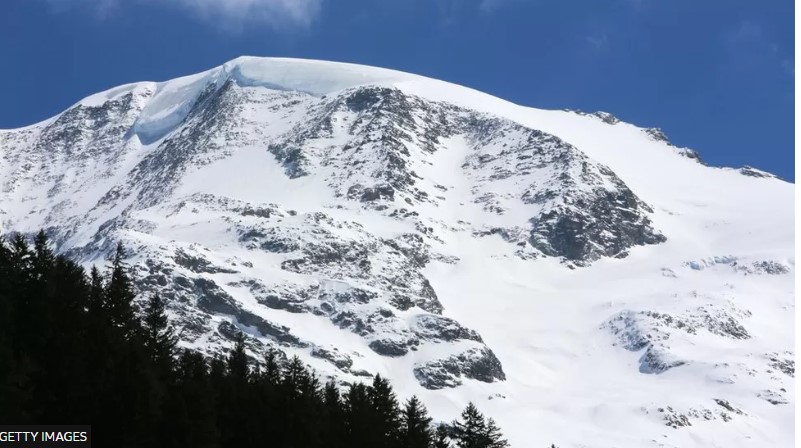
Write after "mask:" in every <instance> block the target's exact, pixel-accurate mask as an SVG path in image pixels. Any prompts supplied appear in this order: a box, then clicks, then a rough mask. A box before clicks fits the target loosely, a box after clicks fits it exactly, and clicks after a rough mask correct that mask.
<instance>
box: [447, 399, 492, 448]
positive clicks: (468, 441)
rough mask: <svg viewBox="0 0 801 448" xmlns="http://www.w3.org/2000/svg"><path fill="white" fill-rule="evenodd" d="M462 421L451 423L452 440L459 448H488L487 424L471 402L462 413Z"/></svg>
mask: <svg viewBox="0 0 801 448" xmlns="http://www.w3.org/2000/svg"><path fill="white" fill-rule="evenodd" d="M461 418H462V421H459V420H457V421H455V422H453V439H454V440H455V441H456V446H457V447H459V448H489V445H488V440H487V438H486V434H487V423H486V421H485V420H484V416H483V415H482V414H481V412H479V411H478V408H476V406H475V405H474V404H473V403H472V402H471V403H469V404H468V405H467V407H466V408H465V409H464V411H462V416H461Z"/></svg>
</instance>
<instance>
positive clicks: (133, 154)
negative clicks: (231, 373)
mask: <svg viewBox="0 0 801 448" xmlns="http://www.w3.org/2000/svg"><path fill="white" fill-rule="evenodd" d="M655 107H657V106H655ZM793 200H794V186H793V185H792V184H790V183H787V182H785V181H783V180H780V179H778V178H776V177H775V176H773V175H771V174H769V173H765V172H763V171H760V170H757V169H754V168H751V167H743V168H740V169H734V168H719V167H711V166H707V165H706V164H704V163H703V162H702V160H701V158H700V157H699V155H698V154H697V153H696V152H694V151H692V150H690V149H687V148H678V147H675V146H673V145H672V144H671V143H670V142H669V141H668V139H667V137H666V136H665V134H664V133H663V132H662V131H660V130H658V129H643V128H639V127H637V126H634V125H631V124H627V123H624V122H621V121H620V120H618V119H617V118H615V117H614V116H612V115H611V114H608V113H604V112H596V113H584V112H577V111H549V110H539V109H533V108H528V107H523V106H519V105H515V104H512V103H509V102H507V101H504V100H502V99H499V98H495V97H492V96H490V95H487V94H483V93H480V92H477V91H475V90H471V89H468V88H465V87H460V86H457V85H453V84H449V83H446V82H442V81H437V80H433V79H428V78H424V77H421V76H416V75H411V74H407V73H402V72H397V71H392V70H385V69H379V68H372V67H364V66H358V65H352V64H341V63H334V62H321V61H307V60H293V59H273V58H253V57H243V58H238V59H235V60H233V61H231V62H228V63H226V64H224V65H222V66H220V67H217V68H214V69H212V70H209V71H206V72H203V73H199V74H196V75H191V76H187V77H183V78H178V79H174V80H171V81H166V82H141V83H134V84H128V85H125V86H121V87H117V88H114V89H110V90H107V91H105V92H101V93H98V94H95V95H92V96H90V97H87V98H85V99H83V100H81V101H79V102H78V103H76V104H75V105H74V106H72V107H70V108H69V109H67V110H66V111H64V112H62V113H60V114H58V115H57V116H55V117H53V118H51V119H48V120H46V121H43V122H41V123H37V124H34V125H32V126H28V127H25V128H20V129H14V130H2V131H0V232H2V233H4V234H7V233H9V232H24V233H33V232H35V231H38V230H39V229H42V228H43V229H45V230H46V232H47V233H48V235H50V237H51V239H52V240H53V241H54V242H55V243H56V244H57V249H58V250H59V251H60V252H63V253H66V254H69V255H71V256H73V257H75V258H76V259H78V260H80V261H81V262H82V263H84V264H86V265H87V266H91V265H92V264H103V263H105V260H106V258H107V257H108V254H109V253H110V252H111V251H112V250H113V248H114V247H115V245H116V243H117V242H118V241H121V242H123V243H124V244H125V246H126V247H127V248H128V250H129V255H130V257H129V259H128V260H127V261H128V263H129V264H130V265H131V267H132V269H133V273H134V275H135V276H136V279H137V285H136V286H137V289H138V293H139V298H140V300H146V298H147V297H148V296H149V295H150V294H152V293H156V292H158V293H159V294H160V295H161V296H162V297H163V298H164V299H165V300H166V302H167V306H168V311H169V314H170V318H171V320H172V323H173V325H174V326H175V327H176V329H177V330H178V332H179V333H180V338H181V344H182V345H183V346H184V347H190V348H193V349H196V350H198V351H201V352H204V353H206V354H209V355H213V354H215V353H221V352H222V351H223V350H225V349H227V347H229V346H230V345H231V343H232V342H231V341H232V340H233V338H234V336H235V335H236V333H237V332H239V331H242V332H244V333H245V334H246V335H247V336H248V347H249V350H250V354H251V355H253V356H255V357H257V358H259V359H261V356H262V354H263V353H264V352H265V351H266V350H268V349H269V348H278V349H279V350H280V351H281V352H282V353H284V354H286V355H289V356H291V355H295V354H297V355H299V356H301V357H302V358H303V359H304V360H306V361H307V362H308V363H309V364H310V365H311V366H312V367H313V368H314V369H316V370H317V371H318V372H319V373H320V374H321V375H325V376H331V377H335V378H337V379H339V380H341V381H343V382H353V381H363V380H367V379H369V377H371V376H373V375H375V374H380V375H382V376H385V377H389V378H391V379H392V381H393V384H395V385H397V389H398V391H399V393H400V394H401V395H403V396H407V395H411V394H417V395H418V396H420V397H421V398H422V399H423V401H424V402H425V403H426V404H427V405H428V407H429V409H430V410H431V411H432V414H433V415H434V416H435V417H438V416H439V417H443V418H444V417H445V416H449V415H453V414H454V413H455V411H456V410H458V409H461V408H463V407H464V405H465V404H467V402H468V401H474V402H476V403H480V407H481V408H482V409H484V410H486V411H487V414H489V415H490V416H493V417H494V418H495V419H496V420H497V421H498V422H499V424H500V426H501V427H503V428H504V431H505V433H506V434H507V435H508V436H509V441H510V442H511V443H512V446H516V447H528V446H532V447H534V446H546V443H551V442H556V444H557V446H560V447H571V446H576V447H578V446H618V447H643V446H654V447H657V446H660V447H666V446H669V447H682V448H684V447H692V446H699V447H700V446H713V445H720V446H731V447H739V446H791V445H792V440H793V431H792V428H793V418H794V414H793V405H794V403H793V400H794V393H795V389H794V380H793V376H794V361H793V359H794V353H793V350H794V346H793V325H794V324H793V316H792V310H793V309H794V285H793V274H794V258H793V244H794V218H793Z"/></svg>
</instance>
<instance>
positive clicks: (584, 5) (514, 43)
mask: <svg viewBox="0 0 801 448" xmlns="http://www.w3.org/2000/svg"><path fill="white" fill-rule="evenodd" d="M221 5H223V6H221ZM793 13H794V10H793V2H792V0H764V1H754V0H224V1H222V0H219V1H218V0H3V1H2V2H0V99H1V100H0V128H12V127H18V126H22V125H26V124H30V123H33V122H35V121H38V120H41V119H44V118H47V117H49V116H52V115H54V114H56V113H58V112H59V111H61V110H63V109H64V108H66V107H68V106H69V105H70V104H72V103H74V102H75V101H77V100H78V99H80V98H82V97H84V96H86V95H88V94H91V93H94V92H97V91H99V90H103V89H106V88H109V87H113V86H115V85H119V84H123V83H127V82H133V81H143V80H155V81H158V80H165V79H169V78H173V77H176V76H180V75H186V74H190V73H194V72H198V71H201V70H205V69H208V68H211V67H213V66H215V65H219V64H221V63H223V62H225V61H227V60H229V59H232V58H234V57H236V56H239V55H258V56H287V57H301V58H315V59H327V60H336V61H345V62H354V63H359V64H368V65H376V66H382V67H390V68H395V69H399V70H404V71H409V72H413V73H419V74H423V75H427V76H431V77H434V78H439V79H444V80H447V81H452V82H455V83H458V84H463V85H467V86H470V87H474V88H476V89H479V90H483V91H486V92H489V93H492V94H494V95H497V96H500V97H503V98H506V99H509V100H511V101H514V102H516V103H519V104H525V105H530V106H535V107H541V108H553V109H561V108H577V109H582V110H587V111H594V110H605V111H609V112H612V113H613V114H615V115H617V116H618V117H620V118H621V119H623V120H625V121H630V122H633V123H635V124H638V125H643V126H657V127H661V128H663V129H664V130H665V132H666V133H667V134H668V136H669V137H670V138H671V140H673V142H674V143H676V144H677V145H681V146H689V147H692V148H694V149H696V150H698V151H699V152H700V153H701V155H702V157H703V158H705V159H706V160H708V161H709V162H710V163H712V164H714V165H729V166H741V165H745V164H749V165H753V166H756V167H758V168H762V169H766V170H768V171H772V172H775V173H777V174H779V175H781V176H782V177H784V178H786V179H794V178H795V176H794V168H793V165H794V153H795V152H794V143H793V130H794V120H793V117H794V115H793V114H794V112H793V99H794V83H793V81H794V77H795V72H794V67H795V61H794V47H793V46H794V43H793V27H794V20H793V16H794V14H793Z"/></svg>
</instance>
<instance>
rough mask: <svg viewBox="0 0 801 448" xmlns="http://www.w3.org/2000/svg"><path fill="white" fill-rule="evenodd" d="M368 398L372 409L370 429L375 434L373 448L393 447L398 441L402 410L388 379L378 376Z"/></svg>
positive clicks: (374, 379)
mask: <svg viewBox="0 0 801 448" xmlns="http://www.w3.org/2000/svg"><path fill="white" fill-rule="evenodd" d="M368 396H369V398H370V407H371V409H372V413H371V417H372V422H371V427H370V428H369V431H370V432H371V433H373V436H372V446H375V447H391V446H393V445H394V444H395V442H396V440H397V439H398V432H399V429H400V409H399V408H398V399H397V398H396V397H395V392H393V391H392V386H390V384H389V382H388V381H387V380H386V379H384V378H382V377H381V375H376V376H375V378H373V384H372V385H371V386H370V388H369V389H368Z"/></svg>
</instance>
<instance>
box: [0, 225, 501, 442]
mask: <svg viewBox="0 0 801 448" xmlns="http://www.w3.org/2000/svg"><path fill="white" fill-rule="evenodd" d="M124 259H125V253H124V249H123V247H122V246H118V247H117V250H116V252H115V254H114V256H113V259H112V260H111V264H110V267H109V269H108V270H107V271H105V272H100V271H98V270H97V269H94V268H93V269H92V270H91V272H89V273H88V274H87V273H86V272H85V270H84V269H83V268H82V267H81V266H80V265H78V264H77V263H75V262H73V261H71V260H69V259H67V258H65V257H63V256H60V255H56V254H55V253H54V252H53V250H52V248H51V247H50V245H49V243H48V240H47V237H46V236H45V234H44V233H43V232H40V233H39V234H38V235H37V236H36V237H35V238H34V239H33V241H30V242H29V241H27V240H26V238H25V237H24V236H22V235H19V234H17V235H15V236H13V237H11V238H8V239H4V240H3V239H0V366H1V367H2V368H0V423H2V424H19V425H23V424H62V425H63V424H75V425H78V424H81V425H85V424H91V425H92V434H93V437H92V438H93V439H94V440H93V441H94V443H95V444H96V445H95V446H99V447H116V448H123V447H182V448H185V447H194V448H211V447H237V448H240V447H279V448H280V447H287V448H289V447H292V448H312V447H326V448H339V447H360V448H372V447H376V448H383V447H387V448H390V447H391V448H431V447H435V448H446V447H454V448H457V447H458V448H502V447H506V446H508V443H507V442H506V441H505V440H504V438H503V436H502V434H501V432H500V429H499V428H498V427H497V425H496V424H495V422H494V421H493V420H492V419H487V418H485V417H484V416H483V415H482V414H481V412H480V411H479V410H478V409H477V408H476V407H475V406H474V405H473V404H470V405H469V406H468V407H467V408H466V409H465V410H464V412H463V413H462V414H461V416H459V417H458V418H457V419H456V420H454V421H453V422H452V423H449V424H447V425H444V424H440V425H438V426H435V425H433V424H432V419H431V417H429V416H428V413H427V411H426V408H425V406H424V405H423V403H422V402H421V401H420V400H418V399H417V398H416V397H410V398H408V399H407V400H405V401H402V400H401V399H399V398H398V397H397V396H396V395H395V393H394V392H393V390H392V386H391V385H390V384H389V383H388V382H387V380H385V379H384V378H381V377H380V376H375V377H374V379H373V381H372V383H371V384H369V385H365V384H361V383H359V384H352V385H349V386H348V387H346V388H341V387H339V386H338V385H336V384H334V383H333V382H328V383H325V384H322V383H321V381H320V379H319V378H318V377H317V376H316V375H315V374H314V372H312V371H311V370H310V369H309V368H307V367H306V366H305V365H304V364H303V363H302V362H301V360H300V359H299V358H297V357H294V358H291V359H285V358H284V357H283V356H282V355H281V354H280V353H278V352H270V353H268V354H267V356H266V357H265V359H264V360H262V361H261V362H254V361H253V360H251V359H250V358H249V356H248V355H247V353H246V351H245V339H244V336H243V335H241V334H240V335H239V336H238V337H237V340H236V341H235V345H234V348H233V349H232V350H231V352H230V353H229V354H228V355H227V356H226V357H225V358H222V357H218V358H215V359H211V360H209V359H206V358H205V357H204V356H202V355H200V354H198V353H195V352H192V351H188V350H183V351H182V350H179V349H178V348H177V345H176V343H177V338H176V336H175V334H174V332H173V330H172V329H171V328H170V326H169V323H168V321H167V317H166V314H165V306H164V303H163V302H162V300H161V299H160V298H159V297H158V296H152V297H149V298H148V300H147V303H146V306H145V307H144V308H143V309H142V310H141V311H140V312H138V311H137V310H136V308H135V306H134V303H133V300H134V296H135V293H134V287H133V280H132V278H131V277H130V275H129V272H128V269H127V267H126V266H125V264H124V261H123V260H124Z"/></svg>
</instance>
